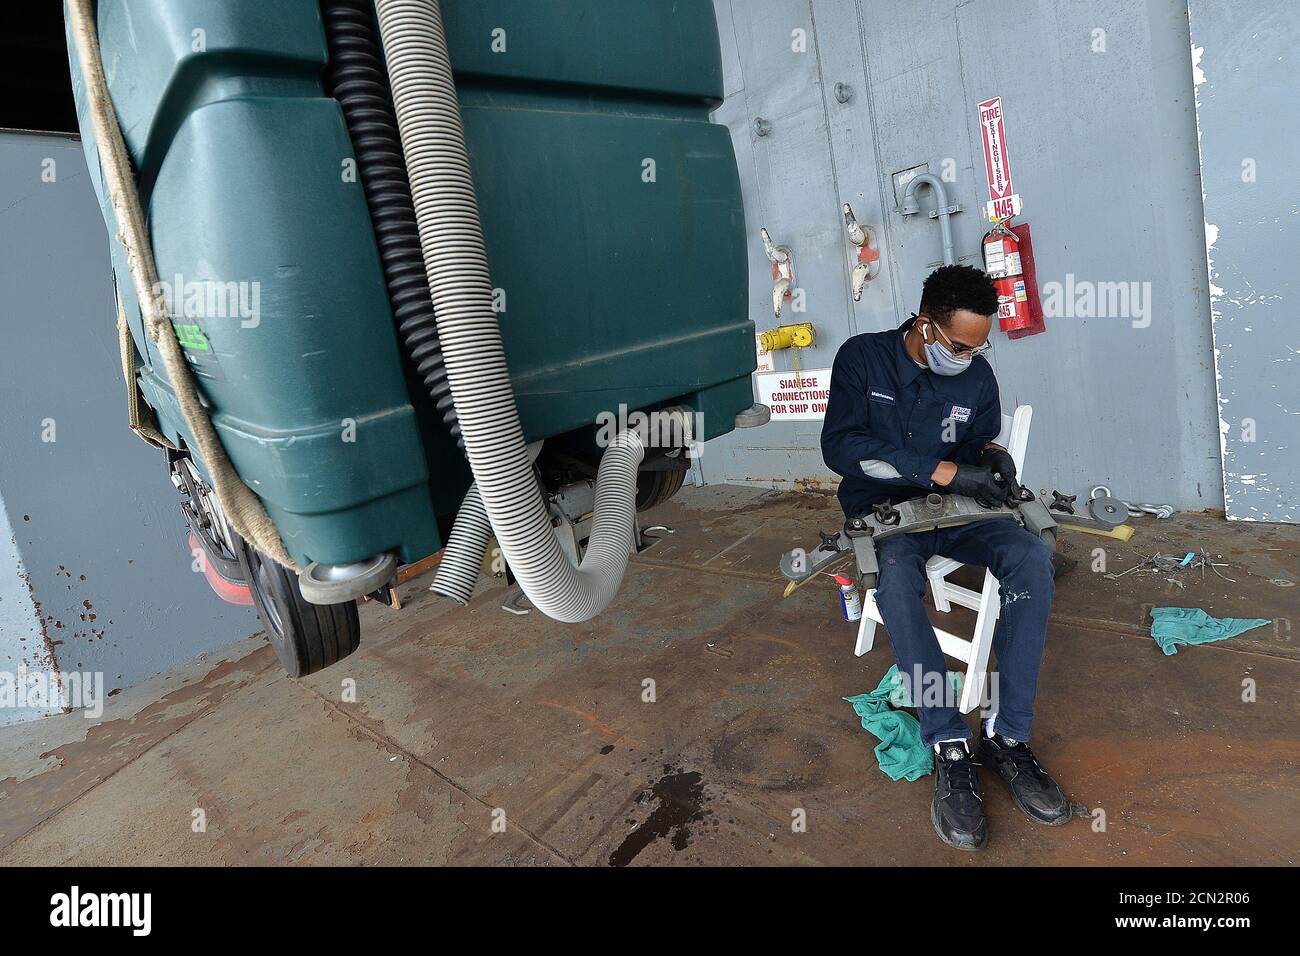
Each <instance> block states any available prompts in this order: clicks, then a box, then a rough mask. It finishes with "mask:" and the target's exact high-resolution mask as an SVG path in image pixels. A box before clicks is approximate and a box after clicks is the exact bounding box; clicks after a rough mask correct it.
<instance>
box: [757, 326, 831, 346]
mask: <svg viewBox="0 0 1300 956" xmlns="http://www.w3.org/2000/svg"><path fill="white" fill-rule="evenodd" d="M759 341H760V342H762V344H763V348H764V350H765V351H768V352H780V351H781V350H782V349H788V348H796V349H806V348H812V346H813V343H814V342H816V341H817V333H816V331H815V330H814V329H813V326H812V323H811V322H802V323H800V324H799V325H781V326H777V327H776V328H775V329H770V330H768V331H767V332H764V333H762V334H761V335H760V336H759Z"/></svg>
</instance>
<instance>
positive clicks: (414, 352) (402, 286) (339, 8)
mask: <svg viewBox="0 0 1300 956" xmlns="http://www.w3.org/2000/svg"><path fill="white" fill-rule="evenodd" d="M320 11H321V19H322V21H323V23H324V25H325V42H326V45H327V47H328V49H329V66H328V68H327V70H326V86H327V90H328V92H329V94H330V95H331V96H333V97H334V98H335V99H336V100H338V102H339V105H340V106H341V107H342V108H343V118H344V120H345V121H346V122H347V127H348V134H349V135H350V136H351V138H352V149H353V152H354V153H355V158H356V162H357V174H358V175H359V176H360V178H361V186H362V188H363V189H364V190H365V194H366V203H367V205H368V206H369V207H370V220H371V222H372V223H373V224H374V229H375V238H376V240H377V242H378V245H379V258H380V261H381V262H382V263H383V267H384V279H385V281H386V282H387V283H388V298H389V301H390V302H391V303H392V308H393V316H394V318H395V319H396V321H397V328H398V331H399V332H400V333H401V337H402V341H403V343H404V344H405V345H406V350H407V352H408V353H409V354H410V356H411V359H412V360H413V361H414V362H415V365H416V368H417V370H418V371H419V374H420V378H421V379H422V380H423V381H424V385H425V387H426V388H427V389H428V390H429V394H430V396H432V398H433V401H434V404H435V405H436V406H437V409H438V411H439V413H440V414H441V415H442V419H443V421H444V422H446V423H447V427H448V429H450V431H451V434H452V436H453V437H454V438H455V439H456V442H457V444H459V445H460V447H461V448H464V447H465V442H464V439H463V438H462V437H461V434H460V422H459V421H457V418H456V407H455V405H453V404H452V399H451V386H450V384H449V383H448V382H447V369H446V367H445V366H444V365H443V359H442V348H441V347H440V346H439V344H438V327H437V324H436V321H435V318H434V311H433V300H432V299H431V298H430V295H429V280H428V277H427V275H426V274H425V268H424V256H423V253H422V251H421V247H420V233H419V230H418V229H417V228H416V222H415V205H414V203H413V202H412V201H411V184H410V182H409V180H408V179H407V176H406V162H405V159H404V158H403V155H402V142H401V139H400V137H399V135H398V132H397V116H396V113H395V112H394V110H393V100H392V94H391V92H390V90H389V88H388V76H387V73H386V71H385V69H384V64H383V60H382V58H381V56H380V47H379V39H378V36H377V35H376V32H375V25H374V20H373V19H372V16H373V10H372V6H371V3H370V0H321V4H320Z"/></svg>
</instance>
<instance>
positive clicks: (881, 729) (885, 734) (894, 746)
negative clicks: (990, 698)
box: [843, 664, 960, 780]
mask: <svg viewBox="0 0 1300 956" xmlns="http://www.w3.org/2000/svg"><path fill="white" fill-rule="evenodd" d="M948 678H949V680H953V679H954V678H956V681H955V684H956V685H958V686H959V685H960V675H955V674H953V673H952V672H951V671H949V672H948ZM843 700H846V701H848V702H849V703H850V704H852V705H853V709H854V711H856V712H857V715H858V716H859V717H860V718H862V727H863V729H865V730H869V731H870V732H871V733H872V734H874V735H875V736H876V737H878V738H879V739H880V743H878V744H876V760H877V761H878V762H879V764H880V769H881V771H883V772H884V774H885V775H886V776H887V777H889V779H890V780H904V779H906V780H917V779H919V778H921V777H924V776H925V775H926V774H927V773H929V772H930V771H931V770H933V769H934V750H933V749H932V748H930V747H927V746H926V745H925V744H923V743H921V724H920V722H919V721H918V720H917V719H916V718H915V717H913V716H912V715H911V714H909V713H907V712H906V711H902V710H891V709H890V707H889V703H890V701H891V700H892V701H893V702H894V704H895V705H896V706H898V707H911V706H912V701H911V699H910V698H909V697H908V694H907V687H906V685H905V684H904V683H903V678H902V675H901V674H899V673H898V665H897V664H893V665H891V666H890V668H889V670H887V671H886V672H885V676H884V677H882V678H881V679H880V686H878V687H877V688H876V689H875V690H873V691H872V692H871V693H869V694H858V695H857V696H856V697H845V698H843Z"/></svg>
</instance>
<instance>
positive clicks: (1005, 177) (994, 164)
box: [979, 96, 1020, 219]
mask: <svg viewBox="0 0 1300 956" xmlns="http://www.w3.org/2000/svg"><path fill="white" fill-rule="evenodd" d="M979 111H980V135H981V137H982V138H983V140H984V172H985V174H986V175H987V177H988V183H989V201H988V203H987V204H986V205H985V207H984V210H985V213H986V214H987V215H988V218H989V219H1010V218H1011V217H1012V216H1018V215H1020V196H1019V195H1018V194H1017V193H1016V188H1015V185H1014V184H1013V183H1012V181H1011V158H1010V157H1009V156H1008V155H1007V127H1006V123H1005V121H1004V119H1003V115H1002V97H1000V96H995V97H993V99H991V100H985V101H984V102H983V103H981V104H980V105H979Z"/></svg>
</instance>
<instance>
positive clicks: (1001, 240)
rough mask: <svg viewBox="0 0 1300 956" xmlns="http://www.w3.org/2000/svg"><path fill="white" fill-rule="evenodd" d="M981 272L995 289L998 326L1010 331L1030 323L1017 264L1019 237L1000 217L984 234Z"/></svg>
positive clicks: (1019, 267)
mask: <svg viewBox="0 0 1300 956" xmlns="http://www.w3.org/2000/svg"><path fill="white" fill-rule="evenodd" d="M984 271H985V272H987V273H988V274H989V278H991V279H992V280H993V285H994V286H995V287H996V288H997V290H998V327H999V328H1001V329H1002V331H1003V332H1012V331H1015V330H1016V329H1023V328H1026V327H1027V326H1029V325H1030V318H1029V296H1028V295H1027V294H1026V292H1025V276H1024V271H1023V269H1022V268H1021V265H1020V240H1019V239H1017V238H1016V234H1015V233H1014V232H1012V231H1011V230H1010V229H1008V228H1007V226H1006V225H1005V223H1004V221H1003V220H1000V219H995V220H994V221H993V228H992V229H990V230H989V231H988V233H987V234H986V235H985V236H984Z"/></svg>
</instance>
